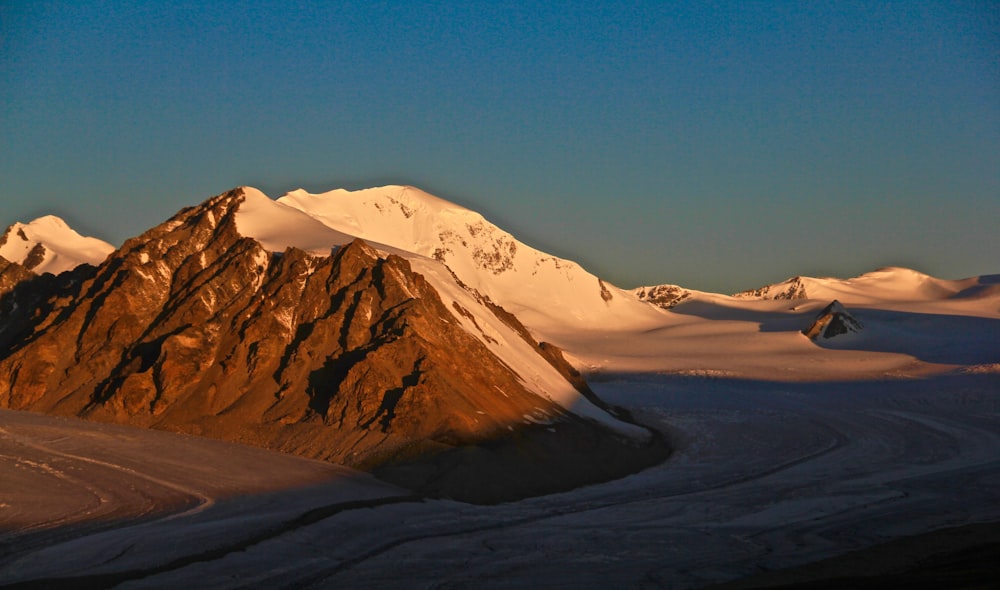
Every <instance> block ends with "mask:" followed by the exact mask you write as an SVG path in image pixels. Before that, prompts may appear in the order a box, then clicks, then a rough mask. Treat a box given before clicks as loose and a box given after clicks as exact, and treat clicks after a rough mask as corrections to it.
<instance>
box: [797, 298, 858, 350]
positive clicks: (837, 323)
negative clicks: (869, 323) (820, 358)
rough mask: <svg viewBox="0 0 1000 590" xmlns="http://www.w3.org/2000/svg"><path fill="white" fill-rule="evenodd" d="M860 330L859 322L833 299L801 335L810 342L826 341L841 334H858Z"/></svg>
mask: <svg viewBox="0 0 1000 590" xmlns="http://www.w3.org/2000/svg"><path fill="white" fill-rule="evenodd" d="M862 328H863V326H862V325H861V322H859V321H858V320H857V318H855V317H854V316H852V315H851V314H850V313H848V311H847V310H846V309H845V308H844V306H843V305H841V304H840V302H839V301H837V300H836V299H834V300H833V301H832V302H831V303H830V304H829V305H827V306H826V307H824V308H823V311H821V312H819V315H817V316H816V319H815V320H814V321H813V323H812V324H811V325H810V326H809V327H808V328H806V329H805V330H802V333H803V334H805V335H806V336H808V337H809V338H810V339H812V340H817V339H820V338H822V339H824V340H826V339H829V338H833V337H835V336H840V335H841V334H852V333H855V332H860V331H861V329H862Z"/></svg>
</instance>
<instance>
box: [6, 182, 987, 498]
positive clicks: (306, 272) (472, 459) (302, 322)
mask: <svg viewBox="0 0 1000 590" xmlns="http://www.w3.org/2000/svg"><path fill="white" fill-rule="evenodd" d="M997 279H998V277H997V276H996V275H994V276H987V277H974V278H970V279H965V280H961V281H945V280H941V279H935V278H933V277H929V276H927V275H923V274H921V273H918V272H916V271H912V270H909V269H902V268H885V269H880V270H878V271H875V272H872V273H868V274H865V275H862V276H860V277H857V278H855V279H849V280H841V279H813V278H808V277H795V278H794V279H790V280H788V281H786V282H784V283H779V284H776V285H769V286H766V287H762V288H760V289H755V290H752V291H746V292H743V293H738V294H736V295H733V296H726V295H719V294H712V293H704V292H699V291H695V290H688V289H684V288H682V287H679V286H676V285H658V286H652V287H641V288H638V289H634V290H631V291H626V290H623V289H619V288H617V287H615V286H614V285H612V284H610V283H608V282H606V281H603V280H602V279H600V278H598V277H596V276H594V275H592V274H590V273H589V272H587V271H586V270H585V269H583V268H582V267H581V266H580V265H578V264H576V263H574V262H572V261H568V260H564V259H560V258H557V257H555V256H551V255H548V254H546V253H544V252H540V251H538V250H536V249H534V248H532V247H530V246H528V245H526V244H524V243H522V242H520V241H518V240H517V239H516V238H514V237H513V236H512V235H511V234H509V233H507V232H505V231H503V230H502V229H500V228H498V227H496V226H495V225H493V224H491V223H490V222H489V221H487V220H486V219H484V218H483V217H482V216H481V215H480V214H478V213H476V212H474V211H471V210H469V209H466V208H463V207H460V206H458V205H455V204H452V203H450V202H447V201H445V200H442V199H440V198H437V197H434V196H433V195H430V194H428V193H425V192H423V191H420V190H419V189H416V188H413V187H403V186H388V187H380V188H374V189H367V190H361V191H353V192H351V191H345V190H335V191H330V192H327V193H322V194H309V193H307V192H305V191H302V190H297V191H293V192H290V193H288V194H286V195H284V196H282V197H280V198H278V199H277V200H272V199H271V198H269V197H267V196H266V195H264V194H263V193H261V192H260V191H258V190H256V189H253V188H251V187H240V188H237V189H233V190H232V191H229V192H227V193H224V194H221V195H218V196H216V197H213V198H210V199H208V200H206V201H205V202H203V203H202V204H200V205H198V206H195V207H189V208H185V209H183V210H181V211H179V212H178V213H177V214H176V215H174V216H173V217H171V218H170V219H169V220H167V221H165V222H164V223H162V224H160V225H157V226H156V227H153V228H151V229H149V230H147V231H146V232H144V233H142V234H141V235H139V236H136V237H134V238H131V239H129V240H127V241H126V242H125V243H124V244H123V245H122V246H121V247H119V248H117V249H115V248H114V247H113V246H111V245H109V244H107V243H105V242H103V241H101V240H98V239H96V238H85V237H82V236H80V235H79V234H77V233H76V232H75V231H73V230H72V229H71V228H70V227H69V226H68V225H66V224H65V223H64V222H63V221H62V220H60V219H58V218H56V217H53V216H47V217H43V218H40V219H38V220H35V221H33V222H31V223H28V224H20V223H17V224H14V225H12V226H10V227H9V228H8V229H7V231H6V232H5V233H4V234H3V236H2V237H0V317H2V318H3V322H2V323H0V407H6V408H11V409H23V410H33V411H40V412H46V413H52V414H60V415H72V416H80V417H85V418H88V419H92V420H100V421H109V422H118V423H126V424H132V425H137V426H144V427H151V428H158V429H164V430H171V431H178V432H186V433H191V434H198V435H205V436H211V437H215V438H220V439H225V440H231V441H236V442H242V443H247V444H251V445H256V446H261V447H265V448H271V449H277V450H281V451H284V452H289V453H294V454H298V455H302V456H306V457H311V458H319V459H324V460H327V461H333V462H337V463H342V464H345V465H349V466H353V467H359V468H362V469H366V470H371V471H374V472H375V473H376V474H377V475H379V476H381V477H383V478H384V479H387V480H388V481H392V482H395V483H400V484H403V485H405V486H408V487H410V488H412V489H415V490H418V491H420V492H421V493H426V494H437V495H447V496H452V497H457V498H462V499H467V500H472V501H484V502H493V501H499V500H505V499H510V498H514V497H521V496H525V495H531V494H536V493H544V492H549V491H556V490H560V489H567V488H569V487H574V486H577V485H580V484H582V483H587V482H592V481H601V480H605V479H608V478H613V477H618V476H621V475H624V474H626V473H630V472H632V471H636V470H638V469H641V468H642V467H645V466H649V465H651V464H653V463H655V462H658V461H661V460H662V459H663V458H664V457H666V456H667V455H668V454H669V452H670V450H669V448H668V447H667V445H666V444H665V442H664V441H663V440H662V437H660V436H659V435H658V433H656V432H655V431H653V430H650V429H648V428H645V427H644V426H642V425H641V424H640V423H637V422H636V421H635V419H634V418H633V417H632V416H631V415H630V414H629V412H627V411H625V410H623V409H621V408H616V407H614V406H612V405H611V404H608V403H606V402H605V401H603V400H602V399H600V398H599V397H598V396H597V395H596V394H594V392H593V391H592V390H591V389H590V388H589V386H588V385H587V382H586V380H585V375H584V374H589V375H599V374H600V373H602V372H609V371H656V372H685V371H686V372H695V373H699V372H700V373H702V374H721V373H720V371H722V372H725V374H740V375H744V376H751V377H753V376H757V375H763V374H766V375H768V376H769V378H779V379H780V378H783V377H788V373H787V372H788V371H797V373H796V375H797V376H796V378H799V377H801V376H802V374H803V372H810V374H811V375H812V378H817V379H818V378H824V377H828V376H829V373H830V371H831V370H833V369H831V368H830V364H829V363H828V362H827V361H828V360H829V356H830V355H838V359H843V360H844V361H845V363H846V364H842V365H840V368H838V369H836V370H837V371H843V370H845V369H843V367H844V366H847V367H851V366H852V365H851V363H855V364H856V365H858V367H860V366H861V363H860V361H859V360H858V359H860V358H862V357H863V358H864V359H865V362H864V363H863V365H864V366H863V368H856V369H855V372H856V373H857V374H858V375H862V374H863V375H864V376H870V374H872V373H873V372H877V373H879V374H889V373H892V372H893V371H899V370H902V368H906V370H908V371H916V372H921V371H923V372H941V371H947V370H957V369H959V368H960V367H959V365H961V364H962V363H965V364H966V365H975V366H976V367H980V368H981V367H984V366H985V367H989V366H992V365H991V364H990V363H995V362H997V361H1000V359H994V358H993V357H994V356H995V351H996V349H997V346H996V336H995V335H991V334H990V332H989V331H988V330H985V331H984V329H983V328H981V327H978V325H977V324H975V323H974V322H971V323H970V322H965V323H962V322H959V323H958V324H954V325H952V324H948V329H957V330H963V331H964V332H963V333H962V335H961V336H962V342H965V343H968V342H972V343H974V345H975V346H977V347H978V348H979V351H978V352H975V351H974V352H973V353H972V354H969V355H966V356H965V357H963V358H962V359H957V358H954V357H953V355H952V356H949V355H948V354H946V353H940V352H939V351H938V345H937V344H935V343H934V342H930V341H929V340H928V342H929V343H924V344H925V345H922V347H921V348H920V349H919V350H912V351H911V350H905V349H903V350H888V349H886V348H887V347H886V346H885V344H884V343H885V342H886V340H885V338H884V335H885V334H886V333H888V332H893V331H895V332H894V334H895V335H898V334H896V333H898V332H899V331H903V332H906V331H907V330H916V331H917V332H916V339H915V340H914V341H916V342H924V341H923V340H921V338H925V339H930V338H937V337H938V335H939V333H940V332H941V330H940V329H939V328H938V327H934V328H933V329H932V330H931V331H930V332H927V330H926V329H925V328H921V326H925V327H926V325H929V324H928V323H927V322H928V321H929V320H926V318H924V321H923V323H921V321H920V318H917V319H912V318H910V316H906V317H905V318H904V317H897V316H891V317H890V316H887V315H885V314H886V313H890V312H899V311H900V310H901V309H904V308H905V309H906V310H907V313H910V312H913V313H920V314H927V313H934V312H935V310H940V309H949V310H952V311H954V310H955V309H959V308H960V313H959V314H958V315H959V316H964V317H977V316H978V317H995V316H996V314H997V313H1000V304H998V301H1000V280H997ZM834 299H836V300H837V301H838V302H837V304H836V307H835V308H832V309H833V310H834V311H835V312H836V313H837V314H838V315H837V322H836V323H837V325H844V320H843V318H850V321H849V322H848V324H849V326H850V328H851V329H849V330H848V329H845V330H836V332H837V334H834V333H833V332H834V331H830V330H826V329H825V328H823V330H825V331H823V334H824V335H830V336H832V338H831V339H830V342H831V343H827V342H825V340H826V338H822V339H819V340H817V341H813V340H811V339H810V338H809V337H808V336H807V334H810V333H811V330H812V328H810V326H811V325H813V323H814V322H815V321H818V320H817V317H816V312H817V310H820V309H822V308H824V307H829V306H831V305H833V303H832V302H833V300H834ZM844 306H847V307H848V308H850V310H851V312H850V313H848V310H847V309H845V308H844ZM826 311H827V312H829V311H830V309H827V310H826ZM821 315H822V314H821ZM858 316H860V317H858ZM831 317H832V316H831ZM949 317H950V316H949ZM856 318H857V319H856ZM934 321H939V320H934ZM829 323H830V320H829V319H828V320H826V322H825V323H823V326H824V327H825V326H827V325H828V324H829ZM708 326H711V327H708ZM862 326H864V328H862ZM935 326H936V325H935ZM921 329H924V332H920V330H921ZM817 330H819V329H818V328H817ZM925 332H926V333H925ZM970 334H971V337H969V335H970ZM725 339H727V340H725ZM722 340H725V341H726V343H727V345H728V346H730V347H736V348H740V347H742V349H741V350H743V351H744V352H750V353H752V354H745V355H744V356H745V357H746V358H748V359H750V360H749V361H748V362H749V364H748V365H747V367H746V368H741V367H739V366H734V365H733V363H722V362H720V360H719V358H718V343H719V342H721V341H722ZM892 341H893V342H898V339H893V340H892ZM833 342H841V344H833ZM948 342H949V341H948V339H947V338H944V339H943V340H942V341H941V343H940V347H941V349H942V350H945V349H947V348H948ZM900 357H905V358H900ZM873 358H874V359H876V361H875V362H872V361H871V359H873ZM789 359H795V360H794V362H793V361H790V360H789ZM802 359H805V361H803V360H802ZM959 361H960V362H959ZM914 362H916V363H917V364H918V365H919V370H918V369H914V367H915V366H916V365H914ZM803 363H804V364H803ZM789 367H791V368H789ZM848 370H851V369H848ZM734 371H735V373H734ZM741 371H743V372H742V373H741ZM781 371H785V373H782V372H781ZM582 373H583V374H582Z"/></svg>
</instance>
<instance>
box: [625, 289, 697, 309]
mask: <svg viewBox="0 0 1000 590" xmlns="http://www.w3.org/2000/svg"><path fill="white" fill-rule="evenodd" d="M631 293H632V294H634V295H635V296H636V297H638V298H639V299H641V300H642V301H647V302H649V303H652V304H653V305H656V306H657V307H662V308H663V309H673V308H674V306H676V305H677V304H678V303H682V302H683V301H684V300H685V299H687V298H688V297H690V296H691V292H690V291H688V290H687V289H685V288H683V287H679V286H677V285H655V286H652V287H637V288H635V289H632V291H631Z"/></svg>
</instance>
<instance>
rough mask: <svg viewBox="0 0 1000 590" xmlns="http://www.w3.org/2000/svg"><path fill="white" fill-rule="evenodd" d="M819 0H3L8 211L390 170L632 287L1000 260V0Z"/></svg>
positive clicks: (146, 222) (116, 239)
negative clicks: (695, 1) (692, 1)
mask: <svg viewBox="0 0 1000 590" xmlns="http://www.w3.org/2000/svg"><path fill="white" fill-rule="evenodd" d="M206 4H207V5H209V6H205V5H206ZM818 4H820V3H812V2H775V3H768V2H761V3H725V2H712V3H706V4H702V5H697V6H691V5H689V3H686V2H682V3H672V2H590V3H588V2H538V3H533V2H482V3H478V2H419V3H418V2H316V3H308V2H300V3H290V2H233V3H229V2H214V3H202V2H193V3H184V2H175V3H163V2H113V1H111V2H85V3H80V2H9V1H6V2H2V3H0V30H2V37H0V108H2V111H0V225H7V224H9V223H13V222H14V221H28V220H30V219H32V218H34V217H37V216H39V215H42V214H45V213H56V214H59V215H61V216H63V217H65V218H66V219H67V220H68V221H69V222H70V224H71V225H73V226H74V227H76V228H77V229H78V230H80V231H81V232H82V233H85V234H91V235H97V236H99V237H102V238H104V239H106V240H108V241H110V242H113V243H115V244H120V243H121V242H122V241H123V240H124V239H125V238H126V237H129V236H132V235H135V234H138V233H140V232H141V231H143V230H145V229H147V228H148V227H150V226H152V225H155V224H157V223H159V222H161V221H163V220H165V219H166V218H167V217H168V216H170V215H171V214H173V213H174V212H175V211H176V210H178V209H180V208H181V207H184V206H187V205H193V204H197V203H199V202H201V201H202V200H204V199H205V198H208V197H210V196H212V195H215V194H218V193H220V192H223V191H225V190H228V189H229V188H232V187H234V186H238V185H244V184H249V185H253V186H257V187H258V188H261V189H262V190H264V191H265V192H267V193H268V194H270V195H271V196H272V197H276V196H278V195H280V194H282V193H283V192H285V191H288V190H291V189H294V188H298V187H303V188H306V189H308V190H311V191H313V192H318V191H324V190H329V189H332V188H336V187H341V186H344V187H347V188H362V187H366V186H374V185H378V184H388V183H393V184H413V185H416V186H419V187H421V188H423V189H425V190H428V191H430V192H432V193H435V194H438V195H440V196H442V197H445V198H448V199H451V200H453V201H456V202H458V203H460V204H462V205H465V206H467V207H470V208H473V209H476V210H478V211H480V212H482V213H483V214H484V215H486V216H487V218H489V219H490V220H491V221H494V222H495V223H497V224H498V225H500V226H501V227H503V228H504V229H507V230H508V231H511V232H512V233H514V234H515V235H516V236H518V237H519V238H520V239H522V240H523V241H525V242H528V243H529V244H531V245H533V246H536V247H539V248H541V249H543V250H547V251H550V252H552V253H554V254H557V255H560V256H564V257H568V258H572V259H575V260H578V261H579V262H581V263H583V264H584V265H585V266H586V267H587V268H588V269H590V270H591V271H593V272H595V273H596V274H598V275H600V276H602V277H604V278H606V279H609V280H611V281H612V282H614V283H615V284H618V285H619V286H623V287H631V286H636V285H639V284H651V283H663V282H671V283H679V284H682V285H684V286H688V287H692V288H699V289H706V290H716V291H724V292H729V291H735V290H739V289H744V288H750V287H755V286H758V285H760V284H763V283H767V282H774V281H777V280H781V279H783V278H786V277H788V276H792V275H795V274H810V275H835V276H851V275H855V274H859V273H861V272H865V271H867V270H872V269H874V268H876V267H878V266H884V265H890V264H892V265H908V266H912V267H914V268H917V269H919V270H922V271H924V272H928V273H931V274H934V275H936V276H941V277H944V278H960V277H963V276H970V275H975V274H985V273H998V272H1000V254H998V253H1000V231H998V230H997V228H998V226H1000V4H998V3H996V2H890V3H873V2H835V3H830V4H829V5H826V4H824V5H822V6H819V5H818ZM295 5H298V6H296V7H295V8H289V7H290V6H295Z"/></svg>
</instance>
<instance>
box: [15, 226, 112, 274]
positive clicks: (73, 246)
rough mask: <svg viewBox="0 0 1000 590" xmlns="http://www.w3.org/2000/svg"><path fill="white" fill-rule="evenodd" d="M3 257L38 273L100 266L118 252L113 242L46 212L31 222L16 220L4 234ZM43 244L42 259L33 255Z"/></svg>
mask: <svg viewBox="0 0 1000 590" xmlns="http://www.w3.org/2000/svg"><path fill="white" fill-rule="evenodd" d="M2 241H3V244H2V245H0V256H2V257H4V258H6V259H7V260H9V261H11V262H17V263H18V264H24V265H25V266H28V268H29V270H31V271H33V272H35V273H37V274H42V273H46V272H49V273H52V274H59V273H61V272H64V271H67V270H72V269H74V268H76V267H77V266H79V265H81V264H84V263H87V264H93V265H98V264H100V263H102V262H104V259H105V258H107V257H108V254H110V253H111V252H113V251H114V249H115V247H114V246H112V245H111V244H109V243H107V242H105V241H103V240H99V239H97V238H91V237H86V236H81V235H80V234H78V233H77V232H76V231H74V230H73V228H71V227H70V226H69V225H68V224H67V223H66V222H65V221H63V220H62V219H60V218H59V217H56V216H55V215H46V216H44V217H39V218H38V219H36V220H34V221H32V222H30V223H15V224H14V225H12V226H10V227H9V228H7V231H6V232H5V233H4V239H3V240H2ZM39 245H41V248H42V249H41V250H40V251H41V254H42V258H41V260H40V261H37V262H36V261H34V260H29V255H30V254H31V252H32V251H33V250H35V249H36V248H37V247H38V246H39Z"/></svg>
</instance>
